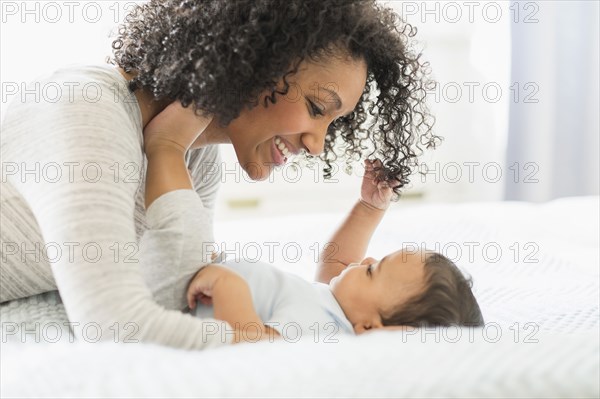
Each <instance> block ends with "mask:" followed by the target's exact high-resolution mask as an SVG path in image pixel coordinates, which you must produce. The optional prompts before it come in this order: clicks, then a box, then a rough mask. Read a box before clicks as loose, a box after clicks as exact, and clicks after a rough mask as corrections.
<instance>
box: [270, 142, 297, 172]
mask: <svg viewBox="0 0 600 399" xmlns="http://www.w3.org/2000/svg"><path fill="white" fill-rule="evenodd" d="M271 152H272V156H273V162H274V163H275V165H277V166H280V165H283V164H284V163H286V162H287V160H288V159H289V158H291V157H292V156H293V155H295V151H294V150H293V149H292V148H290V146H289V144H288V142H287V141H285V140H282V139H281V138H280V137H279V136H275V137H274V138H273V140H272V143H271Z"/></svg>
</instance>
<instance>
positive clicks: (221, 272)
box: [187, 264, 241, 309]
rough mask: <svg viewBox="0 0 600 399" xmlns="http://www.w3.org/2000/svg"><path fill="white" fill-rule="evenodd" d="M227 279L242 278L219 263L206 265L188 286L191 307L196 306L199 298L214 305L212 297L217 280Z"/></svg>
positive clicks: (206, 303) (207, 303)
mask: <svg viewBox="0 0 600 399" xmlns="http://www.w3.org/2000/svg"><path fill="white" fill-rule="evenodd" d="M226 279H230V280H231V279H234V280H237V279H241V277H240V276H239V275H238V274H237V273H235V272H234V271H232V270H229V269H227V268H225V267H223V266H219V265H214V264H213V265H207V266H204V267H203V268H202V269H200V271H199V272H198V273H196V275H195V276H194V278H193V279H192V281H191V282H190V284H189V286H188V291H187V302H188V306H189V307H190V309H194V308H195V307H196V301H197V300H199V301H200V302H201V303H202V304H204V305H212V297H213V292H214V288H215V286H216V285H217V282H220V283H222V282H223V281H224V280H226Z"/></svg>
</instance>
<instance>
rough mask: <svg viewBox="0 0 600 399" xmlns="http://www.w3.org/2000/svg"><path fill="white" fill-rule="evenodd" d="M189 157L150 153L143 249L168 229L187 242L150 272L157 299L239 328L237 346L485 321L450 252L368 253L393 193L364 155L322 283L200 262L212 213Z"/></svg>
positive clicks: (324, 259)
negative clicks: (356, 196) (357, 193)
mask: <svg viewBox="0 0 600 399" xmlns="http://www.w3.org/2000/svg"><path fill="white" fill-rule="evenodd" d="M200 150H203V149H200ZM185 154H186V153H185V151H184V152H182V153H178V152H177V151H172V149H165V150H164V151H163V150H161V149H160V146H157V147H156V148H153V151H152V156H149V157H148V168H147V172H146V175H147V177H146V187H145V200H146V208H147V214H148V216H151V217H152V218H153V219H156V220H157V222H155V224H156V226H152V223H150V224H151V226H150V227H151V228H155V229H157V230H156V231H154V233H156V234H157V235H155V236H153V235H152V234H148V235H145V238H147V239H148V240H151V239H152V237H155V239H154V240H155V241H154V242H151V241H146V243H145V245H150V246H160V245H164V243H165V242H166V241H168V239H167V238H166V237H167V236H166V235H164V234H162V233H168V232H171V233H170V234H175V235H176V236H177V237H180V239H181V240H183V241H184V243H181V242H180V243H179V244H178V245H176V246H173V245H168V246H166V247H169V248H173V247H177V248H182V249H181V250H180V251H179V252H178V253H177V254H176V256H171V255H168V256H165V257H163V258H162V259H161V262H159V263H160V265H157V266H156V267H154V266H152V267H154V269H152V267H150V266H149V267H148V269H146V270H144V272H145V273H146V275H147V276H148V277H147V281H148V280H149V279H150V278H153V279H154V280H156V279H160V280H162V283H161V284H162V285H161V286H158V285H155V287H152V284H150V285H151V288H153V292H154V293H155V296H156V299H157V301H158V302H159V303H164V304H165V306H167V307H168V306H171V307H173V308H178V309H179V310H181V311H184V312H187V311H190V312H191V313H193V314H194V315H195V316H197V317H202V318H206V319H211V318H214V319H218V320H223V321H226V322H227V323H229V324H230V325H231V326H232V327H233V329H234V330H235V338H234V340H233V342H234V343H237V342H243V341H249V342H256V341H257V340H260V339H266V338H269V337H274V336H284V337H286V336H287V337H290V338H291V339H293V338H295V337H297V336H298V335H299V334H310V335H311V336H313V335H314V334H315V333H316V331H317V330H320V331H323V332H324V333H331V334H333V333H336V332H338V331H339V332H342V333H349V334H360V333H362V332H364V331H367V330H372V329H377V328H386V327H387V328H391V326H400V327H402V326H412V327H419V326H436V325H453V324H454V325H468V326H480V325H483V317H482V315H481V311H480V309H479V306H478V304H477V301H476V299H475V297H474V296H473V293H472V292H471V286H472V282H471V280H470V278H469V279H466V278H465V277H464V276H463V275H462V273H461V272H460V270H459V269H458V268H457V267H456V265H454V263H452V262H451V261H450V260H449V259H448V258H446V257H444V256H443V255H440V254H437V253H434V252H432V251H428V250H421V251H407V250H400V251H396V252H393V253H391V254H389V255H387V256H386V257H384V258H383V259H381V260H379V261H377V260H375V259H373V258H364V255H365V252H366V249H367V247H368V244H369V241H370V239H371V236H372V234H373V232H374V231H375V228H376V227H377V225H378V224H379V222H380V221H381V219H382V218H383V216H384V214H385V210H386V209H387V207H388V206H389V203H390V199H391V197H392V194H393V191H392V187H390V185H389V184H388V183H387V182H385V181H381V180H380V179H379V178H378V170H379V167H380V166H381V162H380V161H379V160H375V161H365V175H364V177H363V181H362V186H361V198H360V200H358V201H357V203H356V204H355V205H354V207H353V209H352V210H351V212H350V213H349V215H348V216H347V218H346V219H345V221H344V222H343V223H342V225H341V227H340V228H339V229H338V230H337V232H336V233H335V234H334V235H333V237H332V238H331V240H330V241H329V244H328V246H326V247H325V250H324V252H323V253H322V254H321V261H320V264H319V265H318V268H317V274H316V282H309V281H306V280H304V279H302V278H300V277H299V276H296V275H293V274H291V273H286V272H284V271H282V270H279V269H277V268H275V267H273V266H271V265H268V264H263V263H250V262H247V261H244V260H231V261H225V260H224V259H222V258H221V259H220V260H217V259H213V263H210V264H207V262H206V260H202V259H201V258H202V257H205V254H203V253H202V251H200V247H202V244H203V243H206V240H207V239H210V237H209V236H203V237H199V236H198V235H197V234H198V233H197V231H196V230H198V226H200V225H202V224H203V223H204V224H206V222H207V218H208V217H209V216H208V215H209V213H207V210H206V209H205V208H204V207H203V206H202V200H201V198H200V197H199V196H198V195H197V194H196V192H195V191H193V186H192V183H191V180H190V176H189V174H188V170H187V166H186V161H185ZM178 201H179V202H178ZM186 201H187V202H186ZM156 203H157V204H158V205H156ZM153 205H154V206H153ZM169 207H170V209H172V210H175V211H172V212H171V214H168V215H167V216H166V217H165V218H164V220H163V222H159V221H158V220H159V219H160V218H159V217H158V216H156V215H159V214H160V213H161V212H164V209H168V208H169ZM175 213H176V214H177V215H176V217H175V216H174V214H175ZM165 215H166V214H165ZM175 227H177V228H178V229H179V231H176V230H177V228H175ZM149 233H150V231H149ZM158 233H161V234H158ZM194 241H195V242H194ZM201 241H202V242H201ZM186 242H187V243H186ZM189 242H192V243H191V244H190V243H189ZM204 247H205V246H204ZM166 249H167V248H165V250H166ZM332 249H333V251H332ZM332 255H334V256H335V259H333V256H332ZM361 259H362V261H361ZM169 262H170V264H171V266H172V267H171V266H169ZM177 262H179V265H173V264H174V263H177ZM217 262H220V263H217ZM156 263H157V262H156V261H155V264H156ZM190 271H193V273H190ZM160 273H162V274H160ZM177 273H179V274H177ZM174 276H175V277H174ZM188 282H189V285H188V284H187V283H188ZM182 284H185V285H186V286H187V289H183V290H182V289H181V288H182ZM177 291H187V292H183V296H181V295H180V293H178V292H177ZM165 293H166V294H165ZM161 295H162V297H161ZM173 298H174V300H173V301H171V302H169V300H170V299H173ZM182 298H184V299H183V300H184V301H185V303H187V305H188V306H189V309H186V308H185V306H182V305H183V303H182V302H181V299H182ZM198 301H199V302H200V305H199V306H198V305H197V303H198ZM169 304H173V305H169ZM182 307H183V308H182ZM292 327H293V328H292ZM396 328H398V327H396Z"/></svg>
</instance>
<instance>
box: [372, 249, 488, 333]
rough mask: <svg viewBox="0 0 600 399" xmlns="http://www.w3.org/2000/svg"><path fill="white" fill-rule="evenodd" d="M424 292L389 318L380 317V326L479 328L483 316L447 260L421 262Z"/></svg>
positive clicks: (434, 257)
mask: <svg viewBox="0 0 600 399" xmlns="http://www.w3.org/2000/svg"><path fill="white" fill-rule="evenodd" d="M424 266H425V290H424V291H423V292H421V293H420V294H417V295H416V296H414V297H413V298H411V299H410V300H408V302H406V303H404V304H403V305H402V306H400V307H398V308H397V309H394V310H393V311H392V312H391V314H389V315H382V323H383V325H384V326H412V327H429V326H431V327H433V326H451V325H462V326H471V327H480V326H483V323H484V321H483V315H482V314H481V310H480V309H479V305H478V303H477V300H476V299H475V296H474V295H473V292H472V291H471V287H472V286H473V280H472V279H471V277H467V278H465V276H464V275H463V274H462V272H461V271H460V270H459V269H458V267H457V266H456V265H455V264H454V262H452V261H451V260H450V259H448V258H447V257H445V256H444V255H441V254H439V253H435V252H434V253H431V252H430V253H428V254H427V255H426V258H425V261H424Z"/></svg>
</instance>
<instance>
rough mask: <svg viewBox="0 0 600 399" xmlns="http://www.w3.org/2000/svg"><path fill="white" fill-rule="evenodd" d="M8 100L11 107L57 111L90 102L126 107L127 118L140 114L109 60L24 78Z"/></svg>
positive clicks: (119, 108)
mask: <svg viewBox="0 0 600 399" xmlns="http://www.w3.org/2000/svg"><path fill="white" fill-rule="evenodd" d="M23 86H24V87H23V88H22V90H21V92H20V93H16V95H14V96H13V98H12V101H11V104H10V105H11V108H14V109H19V108H31V107H35V108H36V111H43V109H51V110H52V112H60V110H61V109H64V107H67V108H69V109H71V110H72V109H74V108H80V107H84V106H90V107H93V108H95V109H97V108H98V107H99V106H100V107H103V108H111V109H112V110H113V111H117V112H118V111H126V112H128V113H129V114H130V116H131V118H139V119H140V121H139V122H140V123H141V114H140V112H139V106H138V104H137V99H136V97H135V95H134V94H133V93H131V92H129V90H128V89H127V80H126V79H125V77H124V76H123V75H121V73H120V72H119V70H118V69H117V67H115V66H113V65H109V64H69V65H65V66H62V67H59V68H56V69H53V70H51V71H48V72H45V73H43V74H40V75H38V76H36V77H35V78H33V79H31V80H29V81H27V82H26V83H25V84H24V85H23Z"/></svg>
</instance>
